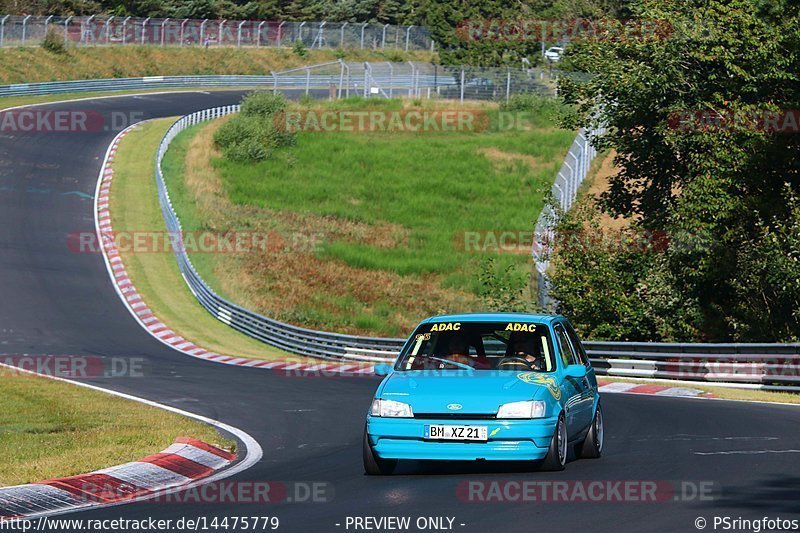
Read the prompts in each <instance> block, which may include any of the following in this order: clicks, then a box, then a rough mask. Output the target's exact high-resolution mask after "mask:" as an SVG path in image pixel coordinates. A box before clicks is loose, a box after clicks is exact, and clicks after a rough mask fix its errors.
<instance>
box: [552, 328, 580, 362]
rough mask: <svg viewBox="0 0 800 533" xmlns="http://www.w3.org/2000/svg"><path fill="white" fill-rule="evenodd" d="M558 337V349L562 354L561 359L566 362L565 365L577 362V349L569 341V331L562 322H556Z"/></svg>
mask: <svg viewBox="0 0 800 533" xmlns="http://www.w3.org/2000/svg"><path fill="white" fill-rule="evenodd" d="M555 330H556V339H558V351H559V353H560V354H561V360H562V361H563V362H564V367H565V368H566V367H568V366H569V365H572V364H575V363H574V361H575V360H576V358H575V351H574V350H573V349H572V343H571V342H570V341H569V338H568V337H567V332H566V331H565V330H564V326H562V325H561V324H556V327H555Z"/></svg>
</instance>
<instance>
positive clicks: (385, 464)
mask: <svg viewBox="0 0 800 533" xmlns="http://www.w3.org/2000/svg"><path fill="white" fill-rule="evenodd" d="M363 457H364V472H366V474H367V475H368V476H388V475H390V474H391V473H392V472H394V469H395V467H396V466H397V460H396V459H381V458H380V457H378V456H377V455H375V452H374V451H373V450H372V446H370V444H369V437H368V436H367V432H366V430H365V431H364V449H363Z"/></svg>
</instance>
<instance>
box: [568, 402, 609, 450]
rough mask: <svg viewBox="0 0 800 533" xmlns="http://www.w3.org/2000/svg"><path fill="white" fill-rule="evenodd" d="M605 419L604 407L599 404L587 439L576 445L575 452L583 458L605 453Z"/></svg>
mask: <svg viewBox="0 0 800 533" xmlns="http://www.w3.org/2000/svg"><path fill="white" fill-rule="evenodd" d="M604 424H605V420H604V419H603V408H602V407H600V404H599V403H598V404H597V409H596V410H595V412H594V418H592V426H591V427H590V428H589V432H588V433H587V434H586V439H585V440H584V441H583V443H582V444H579V445H578V446H575V452H576V453H577V455H578V457H580V458H582V459H597V458H598V457H600V456H601V455H603V438H604V437H603V434H604V433H605V427H604Z"/></svg>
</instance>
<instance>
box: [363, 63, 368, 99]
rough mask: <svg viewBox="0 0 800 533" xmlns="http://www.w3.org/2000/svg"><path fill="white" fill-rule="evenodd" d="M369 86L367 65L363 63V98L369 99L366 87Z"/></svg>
mask: <svg viewBox="0 0 800 533" xmlns="http://www.w3.org/2000/svg"><path fill="white" fill-rule="evenodd" d="M368 85H369V63H364V98H369V92H368V88H367V86H368Z"/></svg>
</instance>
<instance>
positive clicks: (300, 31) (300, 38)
mask: <svg viewBox="0 0 800 533" xmlns="http://www.w3.org/2000/svg"><path fill="white" fill-rule="evenodd" d="M305 25H306V22H305V21H303V22H301V23H300V26H299V27H298V28H297V37H296V38H295V41H303V26H305ZM303 42H305V41H303Z"/></svg>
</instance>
